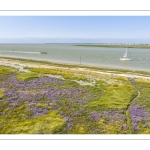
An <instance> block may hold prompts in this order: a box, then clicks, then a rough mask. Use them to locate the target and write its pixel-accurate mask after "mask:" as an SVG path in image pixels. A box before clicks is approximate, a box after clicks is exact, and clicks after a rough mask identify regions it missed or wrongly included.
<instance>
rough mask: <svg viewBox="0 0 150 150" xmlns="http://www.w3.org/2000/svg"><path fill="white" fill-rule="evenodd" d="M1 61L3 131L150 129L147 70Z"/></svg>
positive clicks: (119, 131)
mask: <svg viewBox="0 0 150 150" xmlns="http://www.w3.org/2000/svg"><path fill="white" fill-rule="evenodd" d="M0 62H1V65H0V133H1V134H149V133H150V102H149V100H150V94H149V93H150V73H149V72H143V71H132V70H118V69H113V68H98V67H94V66H83V65H73V64H59V63H50V62H44V61H34V60H26V59H21V60H20V59H15V58H14V59H13V58H1V61H0ZM9 65H11V66H9ZM20 68H21V69H20Z"/></svg>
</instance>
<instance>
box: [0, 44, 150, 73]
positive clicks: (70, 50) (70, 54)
mask: <svg viewBox="0 0 150 150" xmlns="http://www.w3.org/2000/svg"><path fill="white" fill-rule="evenodd" d="M129 51H130V54H131V59H132V60H131V61H120V57H122V56H123V54H124V52H125V48H102V47H84V46H75V45H73V44H0V56H6V57H15V58H27V59H35V60H46V61H52V62H62V63H63V62H65V63H75V64H80V61H81V64H83V65H94V66H106V67H114V68H122V69H134V70H145V71H150V63H149V62H150V49H135V48H131V49H129ZM40 52H47V54H40Z"/></svg>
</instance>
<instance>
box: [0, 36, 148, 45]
mask: <svg viewBox="0 0 150 150" xmlns="http://www.w3.org/2000/svg"><path fill="white" fill-rule="evenodd" d="M0 43H93V44H98V43H99V44H103V43H105V44H109V43H122V44H150V39H138V38H135V39H126V38H33V37H32V38H30V37H29V38H0Z"/></svg>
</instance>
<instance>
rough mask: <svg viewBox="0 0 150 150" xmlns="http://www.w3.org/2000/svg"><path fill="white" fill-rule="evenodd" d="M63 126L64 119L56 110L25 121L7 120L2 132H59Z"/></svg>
mask: <svg viewBox="0 0 150 150" xmlns="http://www.w3.org/2000/svg"><path fill="white" fill-rule="evenodd" d="M64 126H65V121H64V119H63V118H62V117H61V116H60V114H59V113H58V112H57V111H52V112H50V113H49V114H47V115H44V116H40V117H37V118H33V119H28V120H25V121H18V122H17V121H13V123H10V122H8V124H6V125H5V126H4V127H3V128H2V129H1V133H2V134H4V133H5V134H18V133H19V134H52V133H59V131H61V129H62V128H63V127H64Z"/></svg>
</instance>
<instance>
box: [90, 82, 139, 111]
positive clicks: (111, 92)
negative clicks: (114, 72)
mask: <svg viewBox="0 0 150 150" xmlns="http://www.w3.org/2000/svg"><path fill="white" fill-rule="evenodd" d="M103 82H104V81H103ZM102 84H103V86H102V88H103V89H104V94H103V96H101V97H100V99H98V100H96V101H92V102H90V103H89V104H88V108H90V109H94V110H99V109H100V108H101V107H102V108H107V109H108V108H119V109H121V108H127V106H128V105H129V104H130V102H131V101H132V99H133V98H134V97H135V96H136V95H137V92H136V90H135V89H134V88H133V87H132V86H131V85H128V83H127V81H125V80H124V81H123V82H122V84H120V83H119V82H118V84H117V83H115V84H113V85H109V84H106V83H105V85H104V83H101V85H102ZM129 91H130V92H129Z"/></svg>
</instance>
